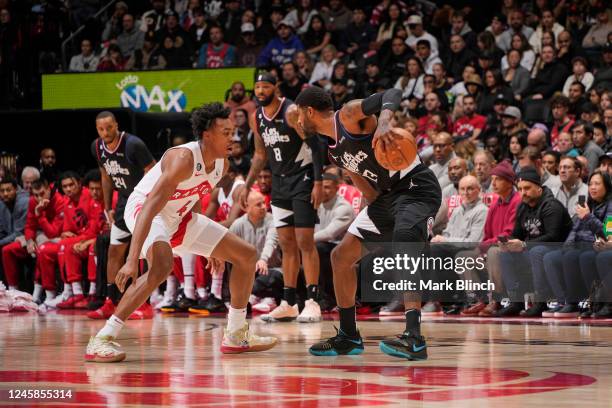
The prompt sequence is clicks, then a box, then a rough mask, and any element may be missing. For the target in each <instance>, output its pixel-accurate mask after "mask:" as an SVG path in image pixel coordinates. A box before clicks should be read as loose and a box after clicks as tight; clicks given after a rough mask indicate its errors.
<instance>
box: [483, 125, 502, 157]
mask: <svg viewBox="0 0 612 408" xmlns="http://www.w3.org/2000/svg"><path fill="white" fill-rule="evenodd" d="M484 148H485V150H486V151H488V152H489V153H491V155H492V156H493V159H494V160H495V163H499V162H501V160H502V149H501V143H500V141H499V136H497V134H495V133H491V132H488V133H485V135H484Z"/></svg>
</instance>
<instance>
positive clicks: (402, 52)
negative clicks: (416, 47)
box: [366, 36, 423, 83]
mask: <svg viewBox="0 0 612 408" xmlns="http://www.w3.org/2000/svg"><path fill="white" fill-rule="evenodd" d="M389 48H390V49H389V50H388V51H387V52H382V51H381V53H380V56H377V55H373V56H371V57H368V60H366V64H368V63H370V64H371V63H372V62H374V61H376V62H377V66H378V67H379V68H380V69H379V71H380V72H382V73H383V76H384V77H386V79H388V80H389V81H390V82H391V83H395V82H397V81H398V79H399V78H400V77H401V76H402V75H405V73H406V70H407V63H408V59H409V58H410V57H414V53H413V52H412V50H411V49H410V48H408V46H407V45H406V44H404V40H403V39H402V38H401V37H397V36H396V37H393V38H392V39H391V47H389ZM415 58H416V57H415ZM416 59H417V60H418V61H419V65H420V68H421V73H423V66H422V65H423V64H422V63H421V60H420V59H419V58H416Z"/></svg>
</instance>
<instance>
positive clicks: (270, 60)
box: [257, 20, 310, 77]
mask: <svg viewBox="0 0 612 408" xmlns="http://www.w3.org/2000/svg"><path fill="white" fill-rule="evenodd" d="M276 33H277V37H275V38H273V39H272V40H270V42H269V43H268V44H267V45H266V46H265V47H264V49H263V50H262V51H261V54H259V57H257V66H258V67H268V66H276V67H278V66H281V65H282V64H284V63H285V62H289V61H291V59H292V58H293V56H294V55H295V54H296V53H297V52H298V51H302V50H303V49H304V45H303V44H302V42H301V41H300V39H299V38H298V37H297V36H296V35H295V34H293V26H292V25H291V23H290V22H289V21H285V20H283V21H281V22H280V23H279V25H278V27H277V28H276ZM298 66H300V64H299V63H298ZM300 68H301V67H300ZM308 77H310V75H308Z"/></svg>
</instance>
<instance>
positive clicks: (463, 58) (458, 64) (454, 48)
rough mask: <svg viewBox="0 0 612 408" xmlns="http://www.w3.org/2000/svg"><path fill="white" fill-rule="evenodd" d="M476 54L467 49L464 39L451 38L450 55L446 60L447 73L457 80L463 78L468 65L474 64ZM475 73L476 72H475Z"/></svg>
mask: <svg viewBox="0 0 612 408" xmlns="http://www.w3.org/2000/svg"><path fill="white" fill-rule="evenodd" d="M475 59H476V54H474V53H473V52H472V51H471V50H470V49H468V48H467V46H466V44H465V41H464V40H463V37H461V36H460V35H453V36H451V38H450V53H449V55H448V57H447V58H446V61H444V62H445V63H446V71H447V72H448V73H449V75H450V76H451V77H452V78H454V79H455V82H457V81H458V80H459V78H461V74H462V72H463V69H464V68H465V66H466V65H472V64H474V60H475ZM474 73H475V72H474Z"/></svg>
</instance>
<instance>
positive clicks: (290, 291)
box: [283, 286, 295, 306]
mask: <svg viewBox="0 0 612 408" xmlns="http://www.w3.org/2000/svg"><path fill="white" fill-rule="evenodd" d="M283 299H285V300H286V301H287V303H289V306H293V305H295V288H288V287H286V286H285V287H284V288H283Z"/></svg>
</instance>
